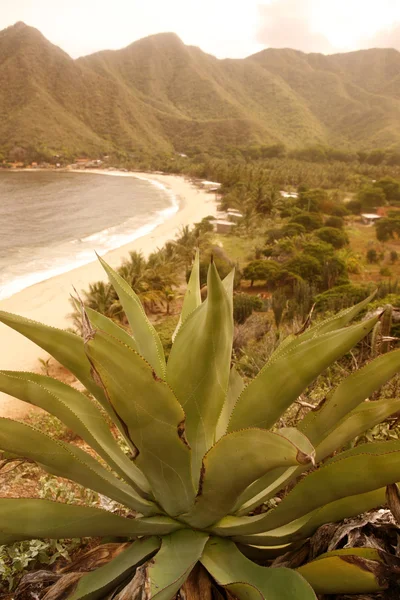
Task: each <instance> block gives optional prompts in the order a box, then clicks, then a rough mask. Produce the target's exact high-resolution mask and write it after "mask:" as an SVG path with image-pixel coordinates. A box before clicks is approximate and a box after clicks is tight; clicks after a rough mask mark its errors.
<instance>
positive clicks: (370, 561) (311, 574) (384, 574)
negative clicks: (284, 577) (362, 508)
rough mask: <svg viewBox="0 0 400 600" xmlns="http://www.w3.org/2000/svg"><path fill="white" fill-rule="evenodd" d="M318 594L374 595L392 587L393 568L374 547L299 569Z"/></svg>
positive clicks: (343, 552)
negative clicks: (386, 563) (389, 575)
mask: <svg viewBox="0 0 400 600" xmlns="http://www.w3.org/2000/svg"><path fill="white" fill-rule="evenodd" d="M296 570H297V573H300V574H301V575H302V576H303V577H304V579H306V580H307V581H308V583H309V584H310V585H311V586H312V587H313V588H314V590H315V591H316V593H317V594H372V593H374V592H379V591H381V590H385V589H387V588H388V587H389V583H390V578H389V577H388V574H389V569H388V568H387V567H386V566H385V565H383V564H382V560H381V558H380V556H379V553H378V551H377V550H375V549H373V548H346V549H345V550H336V551H334V552H329V553H326V554H324V555H322V556H319V557H318V559H317V560H313V561H312V562H309V563H308V564H306V565H303V566H302V567H299V568H298V569H296Z"/></svg>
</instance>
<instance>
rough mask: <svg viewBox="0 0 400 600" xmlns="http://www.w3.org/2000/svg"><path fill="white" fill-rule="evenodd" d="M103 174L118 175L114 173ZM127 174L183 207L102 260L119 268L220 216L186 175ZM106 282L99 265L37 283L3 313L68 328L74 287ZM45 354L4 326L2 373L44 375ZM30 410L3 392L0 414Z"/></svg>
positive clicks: (6, 303) (4, 305) (4, 304)
mask: <svg viewBox="0 0 400 600" xmlns="http://www.w3.org/2000/svg"><path fill="white" fill-rule="evenodd" d="M96 173H99V172H98V171H96ZM100 174H101V173H100ZM104 174H107V175H109V174H112V175H114V174H115V172H111V173H108V172H105V173H104ZM123 175H124V176H137V177H140V178H145V179H148V180H150V179H151V180H156V181H159V182H161V183H162V184H163V185H165V186H166V187H167V188H169V189H170V190H172V191H173V192H174V194H175V195H176V197H177V198H178V200H179V203H180V208H179V211H178V212H177V213H176V214H174V215H173V216H172V217H171V218H169V219H168V220H167V221H165V222H164V223H162V224H161V225H159V226H158V227H156V228H155V229H154V230H153V231H152V232H150V233H149V234H148V235H146V236H143V237H141V238H139V239H137V240H135V241H133V242H131V243H130V244H127V245H125V246H121V247H120V248H117V249H116V250H112V251H111V252H108V253H107V254H106V255H105V256H104V258H105V259H106V260H107V262H108V263H109V264H110V265H111V266H112V267H118V266H119V265H120V263H121V261H122V260H123V259H124V258H125V257H126V256H127V255H128V252H130V251H131V250H137V251H141V252H143V254H144V255H145V256H147V255H148V254H150V253H151V252H153V251H154V250H156V249H157V248H160V247H162V246H163V245H164V244H165V242H167V241H168V240H172V239H174V238H175V236H176V234H177V233H178V231H179V229H180V228H181V227H182V226H183V225H193V223H197V222H199V221H201V219H202V218H203V217H206V216H207V215H215V214H216V212H217V206H216V203H215V196H214V194H210V193H206V192H205V191H203V190H200V189H198V188H197V187H195V186H193V185H192V184H191V183H190V182H189V181H188V180H186V179H184V178H183V177H178V176H174V175H153V174H146V173H134V174H133V173H129V174H128V173H126V174H125V173H124V174H123ZM105 279H106V277H105V274H104V271H103V269H102V268H101V266H100V265H99V263H98V262H97V261H96V262H93V263H90V264H88V265H85V266H82V267H79V268H77V269H74V270H72V271H69V272H68V273H63V274H62V275H58V276H56V277H52V278H51V279H47V280H46V281H43V282H41V283H37V284H36V285H33V286H31V287H29V288H26V289H25V290H22V291H21V292H19V293H17V294H15V295H14V296H12V297H11V298H8V299H6V300H2V301H1V302H0V310H4V311H8V312H12V313H15V314H19V315H22V316H24V317H27V318H29V319H33V320H35V321H40V322H42V323H46V324H47V325H51V326H53V327H58V328H61V329H63V328H67V327H70V326H71V322H70V321H69V320H68V314H69V313H70V312H71V306H70V303H69V298H70V294H71V293H72V292H73V286H74V287H75V288H76V289H77V290H78V291H79V290H85V289H87V288H88V285H89V284H90V283H93V282H95V281H98V280H105ZM47 356H48V355H47V354H46V353H45V352H43V351H42V350H41V349H40V348H38V347H37V346H36V345H35V344H33V343H32V342H30V341H29V340H27V339H25V338H24V337H23V336H22V335H20V334H18V333H17V332H15V331H13V330H12V329H9V328H8V327H6V326H4V325H3V324H0V369H3V370H13V371H35V372H40V363H39V358H44V359H46V358H47ZM29 410H31V407H30V405H28V404H26V403H24V402H21V401H19V400H16V399H15V398H11V397H10V396H7V395H5V394H2V393H0V416H3V417H4V416H7V417H15V418H21V417H23V416H24V415H25V414H26V413H27V412H29Z"/></svg>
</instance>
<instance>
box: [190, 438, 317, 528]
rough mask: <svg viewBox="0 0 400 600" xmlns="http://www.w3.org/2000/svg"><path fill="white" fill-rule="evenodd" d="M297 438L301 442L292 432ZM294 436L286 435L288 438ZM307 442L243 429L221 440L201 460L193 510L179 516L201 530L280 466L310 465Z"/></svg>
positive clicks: (230, 508)
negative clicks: (198, 483)
mask: <svg viewBox="0 0 400 600" xmlns="http://www.w3.org/2000/svg"><path fill="white" fill-rule="evenodd" d="M294 432H295V436H294V437H297V438H304V436H302V434H299V432H298V431H296V430H294ZM291 433H293V432H292V431H289V436H290V434H291ZM304 447H307V450H310V453H311V452H313V450H314V449H313V448H312V446H311V445H310V444H309V442H308V440H305V441H304V440H303V439H301V440H300V444H296V443H294V442H293V441H292V440H291V439H288V438H287V437H285V435H284V432H282V433H281V432H279V433H271V432H270V431H265V430H263V429H245V430H243V431H236V432H234V433H230V434H229V435H225V436H224V437H222V438H221V439H220V440H219V442H217V443H216V445H215V446H213V447H212V448H211V450H209V451H208V453H207V454H206V455H205V457H204V459H203V467H202V471H201V481H200V486H199V490H200V491H199V494H198V496H197V498H196V503H195V505H194V507H193V508H192V510H191V511H190V512H189V513H188V514H187V515H182V516H181V518H182V520H184V521H186V522H187V523H189V524H190V525H191V527H194V528H198V529H204V528H205V527H209V526H210V525H211V524H212V523H215V522H216V521H217V520H219V519H221V518H222V517H223V516H225V515H226V514H227V513H229V512H230V510H232V508H233V506H234V505H235V502H236V498H237V496H238V495H239V494H241V493H242V492H243V491H244V490H245V489H246V488H247V486H248V485H249V484H250V483H252V482H253V481H255V480H257V479H259V478H260V477H262V476H263V475H264V474H265V473H266V472H268V471H271V470H272V469H275V468H276V467H279V466H285V465H289V466H290V465H298V464H301V463H306V462H311V456H310V454H306V453H304V452H303V448H304Z"/></svg>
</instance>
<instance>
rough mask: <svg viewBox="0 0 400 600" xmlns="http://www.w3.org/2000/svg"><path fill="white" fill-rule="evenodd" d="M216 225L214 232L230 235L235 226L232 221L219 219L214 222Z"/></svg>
mask: <svg viewBox="0 0 400 600" xmlns="http://www.w3.org/2000/svg"><path fill="white" fill-rule="evenodd" d="M212 223H213V225H214V230H215V231H216V232H217V233H230V231H231V229H232V227H234V226H235V223H233V222H232V221H226V220H224V219H217V220H216V221H213V222H212Z"/></svg>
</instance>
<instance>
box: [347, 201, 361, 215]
mask: <svg viewBox="0 0 400 600" xmlns="http://www.w3.org/2000/svg"><path fill="white" fill-rule="evenodd" d="M346 208H347V210H348V211H349V212H351V213H352V214H353V215H359V214H360V212H361V211H362V204H361V202H360V200H350V202H348V203H347V204H346Z"/></svg>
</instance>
